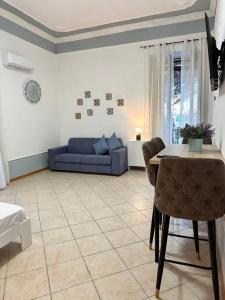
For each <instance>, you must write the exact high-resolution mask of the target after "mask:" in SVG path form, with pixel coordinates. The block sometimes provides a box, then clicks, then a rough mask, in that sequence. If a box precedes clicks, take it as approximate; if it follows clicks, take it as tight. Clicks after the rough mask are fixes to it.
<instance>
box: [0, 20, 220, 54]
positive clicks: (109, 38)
mask: <svg viewBox="0 0 225 300" xmlns="http://www.w3.org/2000/svg"><path fill="white" fill-rule="evenodd" d="M210 22H211V25H212V26H213V23H214V17H211V18H210ZM212 28H213V27H212ZM0 30H3V31H6V32H8V33H10V34H12V35H14V36H16V37H18V38H21V39H23V40H25V41H28V42H30V43H32V44H33V45H36V46H38V47H40V48H42V49H45V50H47V51H49V52H51V53H54V54H60V53H68V52H73V51H81V50H87V49H94V48H101V47H109V46H115V45H123V44H129V43H137V42H144V41H150V40H157V39H164V38H171V37H174V36H184V35H190V34H192V35H193V34H196V33H205V20H204V19H203V18H202V19H196V20H189V21H186V22H179V23H173V24H166V25H165V24H164V25H161V26H154V27H149V28H139V29H136V30H129V31H125V32H118V33H114V34H108V35H103V36H98V37H91V38H86V39H81V40H76V41H69V42H63V43H53V42H51V41H49V40H48V39H45V38H42V37H40V36H39V35H37V34H34V32H32V31H30V30H28V29H26V28H24V27H22V26H21V25H18V24H16V23H14V22H12V21H10V20H7V19H6V18H4V17H2V16H0Z"/></svg>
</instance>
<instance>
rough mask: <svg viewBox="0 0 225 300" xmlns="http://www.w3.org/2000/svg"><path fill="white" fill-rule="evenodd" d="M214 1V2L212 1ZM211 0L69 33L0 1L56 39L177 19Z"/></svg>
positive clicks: (200, 9) (205, 5)
mask: <svg viewBox="0 0 225 300" xmlns="http://www.w3.org/2000/svg"><path fill="white" fill-rule="evenodd" d="M212 1H214V0H212ZM210 2H211V1H210V0H197V1H196V2H195V3H194V4H193V5H192V6H190V7H188V8H185V9H183V10H179V11H174V12H168V13H162V14H157V15H153V16H147V17H141V18H135V19H130V20H126V21H120V22H114V23H109V24H104V25H99V26H94V27H89V28H83V29H78V30H73V31H68V32H60V31H55V30H52V29H50V28H49V27H47V26H45V25H43V24H42V23H40V22H39V21H37V20H35V19H33V18H31V17H30V16H29V15H27V14H25V13H24V12H22V11H20V10H19V9H17V8H16V7H14V6H12V5H10V4H8V3H7V2H5V1H4V0H0V8H2V9H4V10H6V11H8V12H10V13H12V14H14V15H15V16H17V17H19V18H20V19H22V20H23V21H25V22H27V23H28V24H30V25H32V26H34V27H36V28H38V29H39V30H42V31H43V32H45V33H46V34H48V35H50V36H52V37H54V38H60V37H61V38H62V37H68V36H73V35H77V34H84V33H90V32H94V31H99V30H104V29H109V28H113V27H120V26H126V25H129V24H135V23H140V22H145V21H152V20H156V19H161V18H169V17H176V16H179V15H183V14H190V13H194V12H200V11H205V10H209V9H210Z"/></svg>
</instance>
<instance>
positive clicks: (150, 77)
mask: <svg viewBox="0 0 225 300" xmlns="http://www.w3.org/2000/svg"><path fill="white" fill-rule="evenodd" d="M173 49H174V47H173V45H172V44H163V45H162V44H157V45H153V46H150V47H149V48H147V49H146V50H145V66H146V70H145V91H146V95H145V98H146V99H145V132H146V136H147V137H148V138H150V139H151V138H152V137H155V136H162V137H163V138H164V140H165V141H166V142H170V141H169V139H168V137H169V132H170V127H171V126H172V121H173V120H172V115H171V109H170V107H171V95H172V93H173V86H172V84H171V80H172V78H173V72H172V70H173ZM165 120H167V122H165Z"/></svg>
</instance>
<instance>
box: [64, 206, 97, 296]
mask: <svg viewBox="0 0 225 300" xmlns="http://www.w3.org/2000/svg"><path fill="white" fill-rule="evenodd" d="M60 205H61V203H60ZM61 208H62V206H61ZM63 213H64V210H63ZM64 216H65V218H66V220H67V222H68V219H67V216H66V214H65V213H64ZM68 224H69V222H68ZM69 228H70V231H71V233H72V236H73V238H74V241H75V243H76V245H77V247H78V249H79V252H80V254H81V259H82V261H83V263H84V264H85V266H86V269H87V271H88V274H89V277H90V279H91V281H92V283H93V285H94V287H95V290H96V293H97V294H98V296H99V299H100V300H101V297H100V295H99V293H98V290H97V288H96V286H95V283H94V281H93V280H92V277H91V273H90V270H89V268H88V266H87V264H86V262H85V259H84V258H83V256H82V252H81V249H80V247H79V244H78V243H77V240H76V238H75V236H74V233H73V230H72V228H71V227H70V224H69Z"/></svg>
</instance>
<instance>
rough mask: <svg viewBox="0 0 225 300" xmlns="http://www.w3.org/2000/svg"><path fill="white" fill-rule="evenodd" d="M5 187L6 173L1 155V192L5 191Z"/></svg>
mask: <svg viewBox="0 0 225 300" xmlns="http://www.w3.org/2000/svg"><path fill="white" fill-rule="evenodd" d="M5 187H6V180H5V172H4V168H3V163H2V157H1V153H0V190H1V189H4V188H5Z"/></svg>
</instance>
